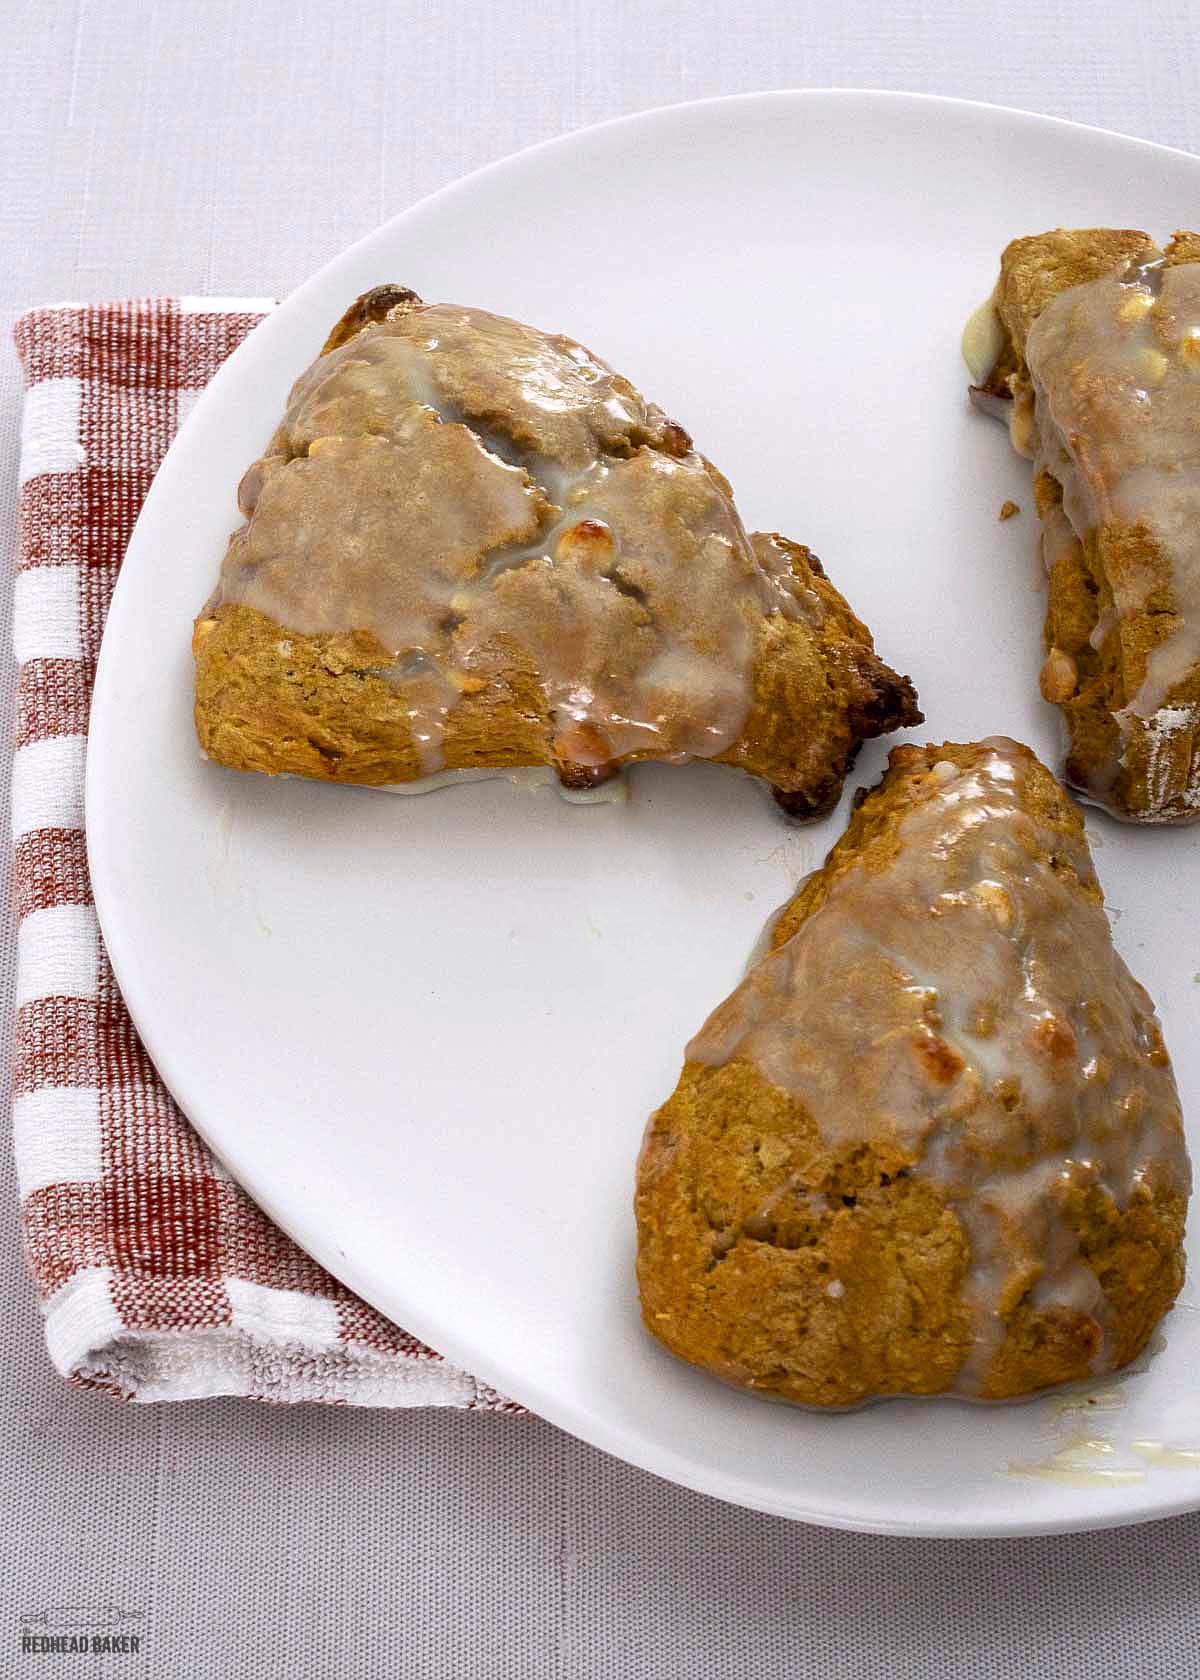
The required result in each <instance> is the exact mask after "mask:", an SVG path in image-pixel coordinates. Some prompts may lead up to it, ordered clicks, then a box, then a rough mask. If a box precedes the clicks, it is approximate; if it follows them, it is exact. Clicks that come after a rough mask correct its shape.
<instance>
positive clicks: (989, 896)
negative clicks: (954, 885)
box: [971, 881, 1015, 930]
mask: <svg viewBox="0 0 1200 1680" xmlns="http://www.w3.org/2000/svg"><path fill="white" fill-rule="evenodd" d="M971 893H972V896H973V897H975V898H977V899H978V900H979V902H980V904H982V905H983V907H984V909H985V910H986V911H987V912H988V914H989V915H990V916H991V917H992V920H993V921H994V922H995V923H996V926H997V927H1000V928H1004V929H1006V930H1007V929H1008V928H1010V927H1011V926H1012V925H1013V917H1014V914H1015V912H1014V910H1013V901H1012V899H1011V898H1010V897H1009V895H1008V893H1007V892H1006V891H1005V889H1004V888H1003V887H1002V886H1001V885H1000V883H999V881H976V883H975V885H974V886H973V887H972V888H971Z"/></svg>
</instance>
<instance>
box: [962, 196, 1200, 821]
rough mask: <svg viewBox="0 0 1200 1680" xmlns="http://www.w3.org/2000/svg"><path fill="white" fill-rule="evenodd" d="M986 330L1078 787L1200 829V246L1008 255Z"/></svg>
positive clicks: (1066, 235) (1017, 250) (1190, 241)
mask: <svg viewBox="0 0 1200 1680" xmlns="http://www.w3.org/2000/svg"><path fill="white" fill-rule="evenodd" d="M977 321H981V322H989V323H990V325H991V329H992V330H991V332H990V334H989V333H980V332H978V330H977V332H976V339H977V342H978V344H979V346H980V355H979V364H978V365H977V367H976V369H975V372H976V375H977V377H978V378H979V379H980V380H981V384H980V385H979V386H978V387H976V392H977V395H979V396H980V397H981V398H982V400H983V401H984V403H985V405H986V406H990V407H991V408H992V409H993V410H995V411H998V412H1000V413H1002V414H1003V415H1004V417H1005V418H1007V419H1009V421H1010V429H1011V435H1012V439H1013V443H1014V444H1015V445H1016V447H1017V448H1018V449H1019V450H1020V451H1021V452H1022V453H1023V454H1026V455H1030V456H1032V458H1033V460H1034V465H1035V474H1036V482H1035V493H1036V499H1037V507H1038V512H1039V514H1040V515H1041V519H1042V531H1043V536H1042V547H1043V554H1044V557H1045V561H1046V569H1047V571H1048V573H1049V577H1050V596H1049V604H1048V609H1047V613H1046V646H1047V657H1046V662H1045V665H1044V667H1043V670H1042V693H1043V695H1044V696H1045V698H1046V699H1047V700H1050V701H1052V702H1054V703H1055V704H1056V705H1058V706H1061V708H1062V710H1063V714H1064V716H1065V718H1066V721H1067V726H1068V731H1069V738H1070V745H1069V751H1068V755H1067V761H1066V774H1067V778H1068V780H1069V781H1070V782H1071V783H1072V785H1073V786H1075V787H1077V788H1078V789H1079V790H1080V791H1081V792H1082V793H1084V794H1086V796H1087V797H1088V798H1090V799H1093V800H1095V801H1097V802H1098V803H1099V804H1102V805H1106V806H1108V808H1109V809H1110V810H1112V811H1114V812H1115V813H1116V814H1117V815H1119V816H1123V817H1129V818H1133V819H1136V820H1137V821H1140V822H1186V821H1195V820H1196V819H1197V818H1200V235H1197V234H1194V233H1177V234H1176V235H1175V236H1174V238H1173V239H1172V240H1171V242H1170V244H1169V245H1168V246H1167V247H1166V250H1165V251H1160V250H1159V249H1158V247H1157V246H1156V245H1155V244H1154V243H1153V242H1152V240H1151V239H1150V238H1149V237H1148V236H1147V235H1146V234H1144V233H1139V232H1137V231H1134V230H1127V229H1119V228H1084V229H1079V230H1075V231H1068V230H1064V229H1059V230H1058V231H1056V232H1054V233H1044V234H1038V235H1036V236H1034V237H1032V238H1028V239H1017V240H1014V241H1013V243H1012V244H1011V245H1009V247H1008V248H1007V250H1006V251H1005V252H1004V255H1003V257H1002V259H1001V265H1000V279H999V281H998V283H997V286H996V290H995V293H994V295H993V299H992V309H991V311H990V313H987V312H985V314H984V315H983V316H981V317H979V318H977ZM985 343H986V346H987V347H986V349H985V348H984V344H985ZM989 364H990V365H989Z"/></svg>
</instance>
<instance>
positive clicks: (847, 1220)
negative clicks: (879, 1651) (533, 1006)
mask: <svg viewBox="0 0 1200 1680" xmlns="http://www.w3.org/2000/svg"><path fill="white" fill-rule="evenodd" d="M1189 1188H1190V1170H1189V1166H1188V1160H1187V1155H1186V1151H1185V1147H1184V1141H1183V1131H1182V1124H1181V1119H1180V1110H1179V1098H1178V1095H1177V1093H1176V1089H1175V1081H1174V1078H1173V1076H1172V1073H1171V1068H1170V1064H1169V1062H1168V1060H1167V1053H1166V1051H1165V1049H1164V1048H1163V1041H1162V1036H1161V1034H1160V1032H1159V1026H1158V1021H1157V1019H1156V1018H1155V1013H1154V1006H1153V1004H1152V1003H1151V1001H1150V999H1149V997H1147V995H1146V993H1145V992H1144V991H1143V989H1142V988H1141V986H1139V985H1138V984H1137V982H1136V981H1135V980H1133V979H1132V977H1131V976H1130V974H1129V972H1128V970H1127V969H1126V967H1125V965H1124V963H1123V962H1122V961H1121V959H1120V957H1119V956H1118V955H1117V953H1116V951H1115V950H1114V948H1113V944H1112V940H1111V938H1110V936H1109V927H1108V919H1107V917H1106V915H1105V913H1104V908H1103V900H1102V897H1101V892H1100V888H1099V886H1098V884H1097V881H1096V877H1095V874H1094V872H1093V870H1092V864H1091V859H1090V857H1089V855H1088V848H1087V842H1086V840H1085V838H1084V832H1083V824H1082V822H1081V821H1080V816H1079V812H1078V810H1077V809H1076V807H1075V806H1074V805H1073V803H1072V802H1071V800H1070V799H1069V798H1068V797H1067V795H1066V794H1065V793H1064V792H1063V791H1062V789H1061V788H1060V787H1059V785H1058V783H1057V782H1056V781H1055V780H1054V778H1053V776H1051V775H1050V773H1049V771H1048V770H1046V769H1045V768H1044V767H1043V766H1042V765H1041V764H1040V763H1039V762H1038V760H1037V759H1036V758H1035V757H1034V756H1033V754H1032V753H1031V752H1030V751H1029V750H1028V748H1026V747H1022V746H1018V745H1017V744H1016V743H1015V742H1013V741H1008V740H1004V739H999V738H997V739H995V740H989V741H984V742H981V743H979V744H977V745H970V746H949V745H947V746H940V747H935V746H929V747H896V748H894V749H893V751H892V754H891V763H890V768H889V769H888V771H887V773H886V774H885V776H884V778H883V780H882V782H881V783H880V784H879V786H878V787H877V788H876V789H875V790H874V791H873V792H871V793H870V794H868V795H867V797H866V798H865V800H864V801H863V802H862V804H861V805H860V806H859V808H858V810H857V811H856V813H855V815H854V817H853V819H852V821H851V823H850V826H849V828H848V829H847V831H846V833H845V835H844V836H843V837H842V839H841V840H839V841H838V843H837V845H836V846H835V847H834V848H833V850H832V852H831V853H830V854H829V857H828V858H827V859H826V862H825V865H824V867H823V868H822V869H821V870H819V871H818V872H817V873H816V874H815V875H813V876H811V877H810V878H809V879H808V880H807V881H806V882H805V883H804V885H803V887H802V888H801V890H800V892H799V893H798V895H797V896H796V897H795V898H794V899H793V900H792V902H791V903H790V904H789V905H788V906H787V908H786V909H785V910H784V911H783V913H782V914H781V916H780V917H779V919H778V921H777V922H776V924H775V925H774V927H773V929H772V937H771V943H770V948H769V951H768V953H767V954H766V955H765V956H763V957H762V958H761V959H760V960H759V961H758V962H757V963H756V964H755V965H754V966H753V967H752V968H751V969H750V970H749V972H748V973H747V975H746V978H745V979H744V980H743V981H742V983H741V985H740V986H739V987H738V989H737V990H736V991H735V992H734V993H733V994H732V996H731V997H730V998H729V999H728V1000H727V1001H726V1002H725V1003H723V1004H722V1005H721V1007H720V1008H719V1009H718V1010H717V1011H716V1012H715V1014H714V1015H712V1016H711V1018H710V1019H709V1021H708V1022H707V1023H706V1025H705V1026H704V1028H703V1029H702V1030H701V1032H700V1034H699V1036H698V1037H697V1038H695V1039H694V1040H693V1042H692V1043H691V1044H690V1045H689V1046H688V1051H687V1061H686V1063H685V1065H684V1070H683V1074H682V1077H681V1078H680V1081H679V1084H678V1087H677V1088H676V1091H675V1094H674V1095H673V1096H672V1097H671V1099H670V1101H669V1102H667V1103H666V1104H665V1106H664V1107H663V1108H661V1109H660V1110H659V1112H658V1113H657V1114H656V1115H655V1116H654V1118H653V1119H652V1121H651V1122H650V1126H649V1129H648V1131H647V1134H646V1141H645V1144H644V1146H643V1151H642V1156H641V1161H640V1164H639V1168H638V1184H637V1222H638V1237H639V1247H638V1280H639V1284H640V1287H641V1297H642V1308H643V1313H644V1316H645V1321H646V1325H647V1327H648V1328H649V1329H650V1330H651V1331H652V1332H653V1333H654V1334H655V1335H656V1336H657V1337H658V1338H659V1339H660V1340H661V1341H663V1342H664V1343H665V1344H666V1346H667V1347H668V1348H670V1349H671V1351H672V1352H673V1353H676V1354H678V1355H679V1356H680V1357H681V1358H683V1359H686V1360H690V1361H691V1362H692V1363H693V1364H695V1365H700V1366H703V1367H704V1368H706V1369H707V1370H709V1371H711V1372H713V1373H714V1374H715V1375H717V1376H719V1377H723V1378H724V1379H725V1380H726V1381H728V1382H731V1383H736V1384H738V1385H740V1386H742V1387H745V1388H749V1389H753V1390H756V1391H758V1392H761V1393H764V1394H770V1395H775V1396H778V1397H781V1398H784V1399H787V1400H793V1401H798V1402H801V1403H804V1404H807V1405H811V1406H853V1405H856V1404H858V1403H860V1402H862V1401H864V1400H867V1399H869V1398H871V1397H873V1396H884V1395H897V1394H941V1393H953V1394H960V1395H966V1396H972V1397H976V1398H986V1399H1004V1398H1013V1397H1016V1396H1019V1395H1025V1394H1029V1393H1031V1392H1033V1391H1034V1390H1036V1389H1040V1388H1044V1387H1046V1386H1048V1385H1050V1384H1053V1383H1061V1382H1066V1381H1069V1380H1070V1379H1072V1378H1083V1377H1089V1376H1093V1375H1096V1374H1098V1373H1100V1372H1104V1371H1111V1370H1114V1369H1116V1368H1117V1367H1118V1366H1121V1365H1124V1364H1126V1363H1127V1362H1128V1361H1129V1360H1131V1359H1132V1358H1134V1356H1135V1355H1136V1354H1137V1353H1138V1352H1140V1350H1141V1349H1142V1348H1143V1347H1144V1346H1145V1345H1146V1342H1147V1340H1148V1338H1149V1336H1150V1333H1151V1332H1152V1330H1153V1329H1154V1327H1155V1325H1156V1324H1157V1323H1158V1321H1159V1319H1160V1318H1161V1317H1162V1315H1163V1314H1164V1313H1165V1312H1166V1311H1167V1309H1168V1308H1169V1307H1170V1305H1171V1303H1172V1301H1173V1300H1174V1298H1175V1295H1176V1293H1177V1291H1178V1289H1179V1287H1180V1284H1181V1282H1182V1280H1183V1249H1182V1239H1183V1226H1184V1215H1185V1212H1186V1207H1187V1198H1188V1193H1189Z"/></svg>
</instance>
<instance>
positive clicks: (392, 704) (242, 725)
mask: <svg viewBox="0 0 1200 1680" xmlns="http://www.w3.org/2000/svg"><path fill="white" fill-rule="evenodd" d="M787 546H788V550H789V556H790V558H791V560H792V564H793V568H794V570H795V572H796V575H797V577H799V578H802V579H803V580H804V581H805V582H806V583H809V584H811V585H812V587H814V588H816V589H818V590H819V592H820V593H821V596H822V599H823V601H824V602H825V604H826V606H827V608H828V609H829V610H828V613H827V616H826V618H825V621H824V624H823V627H822V633H821V636H820V637H819V638H817V639H814V638H813V637H812V636H811V635H809V634H806V633H802V632H803V627H802V626H798V625H795V624H793V623H790V622H788V621H786V620H783V619H770V620H767V621H765V622H764V626H763V629H762V633H761V636H762V641H761V648H760V651H759V655H758V658H757V659H756V661H755V667H754V670H755V691H754V703H753V706H752V708H751V712H750V715H749V717H748V718H747V720H746V724H745V726H744V728H743V731H742V735H741V737H740V739H739V740H738V742H737V743H736V745H735V747H734V748H732V749H731V750H730V751H729V752H727V753H723V754H722V755H721V756H720V757H719V759H718V760H717V761H716V762H718V763H723V764H733V765H737V766H739V767H740V768H742V769H744V770H746V771H748V772H749V773H750V774H751V775H755V776H761V777H763V778H764V779H765V780H766V781H768V782H770V783H771V784H772V785H773V786H774V787H776V788H778V789H779V790H780V791H781V794H782V795H783V798H782V800H781V802H782V803H784V804H785V808H787V809H788V810H789V811H790V812H791V813H792V814H793V815H797V816H816V815H818V814H820V813H821V812H822V811H824V810H828V809H829V807H830V806H831V805H832V804H834V803H836V801H837V798H838V796H839V795H840V793H841V789H842V783H843V780H844V778H845V775H846V772H847V771H848V769H849V768H850V765H851V764H852V762H853V760H854V756H855V753H856V752H857V749H858V746H859V744H860V742H861V741H862V740H864V739H868V738H870V737H872V736H875V735H879V734H883V733H885V732H887V731H888V730H891V729H897V728H902V727H905V726H908V725H912V724H916V723H919V722H920V720H921V714H920V712H919V710H918V709H917V705H916V694H915V692H914V690H913V688H912V685H911V683H910V682H909V681H908V679H907V678H906V677H897V675H896V673H895V672H894V671H892V670H891V669H890V667H889V666H887V665H885V664H884V663H883V661H882V660H881V659H879V658H878V657H877V656H876V655H875V653H874V651H873V649H872V646H871V640H870V635H869V633H868V632H867V631H866V629H865V628H864V627H863V626H862V625H861V624H860V623H859V621H858V620H857V619H856V618H855V617H854V615H853V614H852V613H851V611H850V609H849V608H848V607H847V606H846V603H845V602H844V601H843V600H842V597H841V596H840V595H839V594H838V592H837V591H836V590H835V589H834V587H833V585H832V584H831V583H830V582H829V581H828V579H827V578H825V577H824V576H823V574H818V573H816V572H814V571H813V570H812V569H811V563H810V556H809V554H808V551H807V550H806V549H803V548H801V547H800V546H799V545H797V544H788V545H787ZM192 651H193V654H194V656H195V665H196V701H195V718H196V732H197V735H198V737H199V740H200V745H201V747H202V748H203V749H204V751H205V752H206V753H207V754H208V756H209V757H210V758H212V759H215V760H216V761H217V762H218V763H220V764H224V765H227V766H228V767H230V768H231V769H235V770H251V771H262V772H265V773H266V774H268V775H280V774H290V775H294V776H309V777H315V778H317V779H320V780H322V781H335V782H358V783H366V784H369V785H373V786H383V785H386V784H388V783H395V782H406V781H412V780H414V779H415V778H417V777H419V776H420V775H421V773H422V772H421V765H420V759H419V755H418V752H417V748H416V745H415V743H414V740H413V734H412V727H411V721H410V718H409V715H408V712H407V709H406V707H405V704H404V702H403V699H402V697H401V696H400V695H398V694H397V693H396V691H395V689H394V688H393V687H391V686H390V685H389V684H388V682H387V681H386V680H385V678H384V677H383V675H382V674H381V673H382V672H383V671H385V670H386V669H387V668H388V667H389V666H390V665H392V664H393V660H392V658H391V657H390V655H388V654H387V653H386V652H385V651H384V650H383V649H382V648H381V647H380V646H379V645H378V643H375V642H374V641H373V639H372V638H371V637H369V636H364V635H361V634H351V635H339V636H300V635H297V634H295V633H293V632H289V631H285V630H281V629H280V628H279V626H278V625H276V624H273V623H272V622H271V621H270V620H269V619H266V618H264V617H263V616H262V615H261V614H260V613H257V612H255V611H253V609H251V608H248V607H242V606H238V605H236V604H227V605H224V606H220V607H217V608H216V609H215V610H214V611H212V612H211V613H205V614H202V615H201V617H200V618H199V619H198V620H197V622H196V627H195V631H194V634H193V640H192ZM557 738H558V736H557V734H556V729H555V725H554V720H553V719H552V718H551V717H550V715H549V713H548V711H547V708H546V703H545V697H544V695H543V693H542V689H541V686H540V684H539V682H538V675H537V672H536V671H535V670H534V669H533V667H532V666H531V665H530V664H529V662H528V660H527V658H525V656H524V655H523V654H522V651H521V650H520V649H519V648H517V647H515V646H514V647H512V648H510V649H509V650H508V657H507V659H506V661H505V669H504V671H503V673H502V674H501V675H498V676H496V677H495V678H494V679H493V681H492V682H491V683H490V684H489V686H488V687H487V688H486V689H483V690H481V691H480V692H478V693H464V695H463V697H462V700H461V701H460V702H459V704H458V705H457V706H456V707H455V709H454V711H453V712H452V713H451V714H450V716H449V718H448V719H447V721H446V727H445V733H444V736H443V742H442V750H443V756H444V759H445V766H446V768H447V769H451V770H458V769H478V768H483V767H487V768H496V769H512V768H518V767H520V766H526V765H550V766H553V767H554V768H555V769H556V770H557V771H559V773H560V774H561V775H562V777H563V780H564V782H565V783H566V785H568V786H571V785H576V786H577V785H580V784H579V782H578V779H577V776H576V773H575V767H574V766H573V765H572V764H571V762H570V761H568V760H564V759H563V758H561V757H560V756H558V755H557V754H556V752H555V741H556V739H557ZM648 756H652V755H648Z"/></svg>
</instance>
